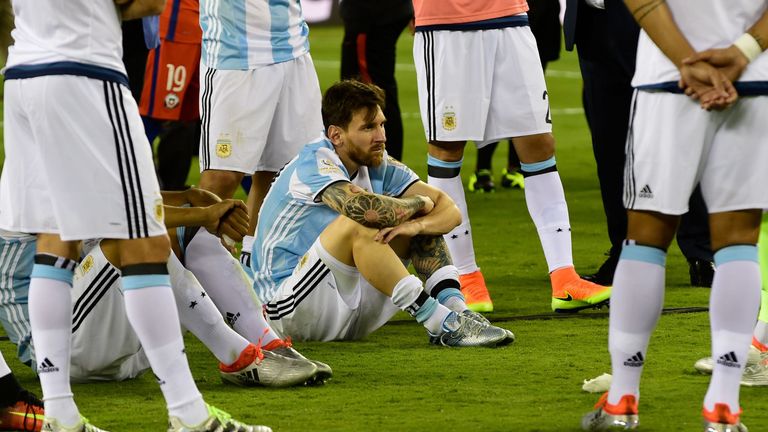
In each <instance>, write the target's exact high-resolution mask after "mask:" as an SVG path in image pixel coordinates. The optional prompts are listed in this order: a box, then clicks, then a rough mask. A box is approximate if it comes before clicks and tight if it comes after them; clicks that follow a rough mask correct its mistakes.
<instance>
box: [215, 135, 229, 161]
mask: <svg viewBox="0 0 768 432" xmlns="http://www.w3.org/2000/svg"><path fill="white" fill-rule="evenodd" d="M231 155H232V140H230V139H229V137H228V136H221V137H219V139H218V140H217V141H216V156H218V157H220V158H222V159H224V158H228V157H230V156H231Z"/></svg>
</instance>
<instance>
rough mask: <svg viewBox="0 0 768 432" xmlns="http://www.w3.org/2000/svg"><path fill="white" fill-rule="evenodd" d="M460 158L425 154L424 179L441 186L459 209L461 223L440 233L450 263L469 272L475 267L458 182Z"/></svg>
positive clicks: (464, 208)
mask: <svg viewBox="0 0 768 432" xmlns="http://www.w3.org/2000/svg"><path fill="white" fill-rule="evenodd" d="M461 163H462V161H461V160H459V161H455V162H446V161H442V160H440V159H437V158H436V157H433V156H428V157H427V174H428V176H427V182H428V183H429V184H430V185H432V186H434V187H436V188H438V189H440V190H442V191H443V192H445V193H446V194H448V196H449V197H451V199H452V200H453V201H454V202H455V203H456V206H457V207H458V208H459V210H460V211H461V224H460V225H459V226H457V227H456V228H454V229H453V230H451V232H449V233H448V234H446V235H444V236H443V237H444V238H445V242H446V243H447V244H448V250H449V251H450V252H451V258H452V259H453V265H455V266H456V267H457V268H458V269H459V273H461V274H469V273H473V272H475V271H477V270H478V267H477V262H476V261H475V247H474V245H473V243H472V226H471V225H470V223H469V212H468V211H467V200H466V197H465V196H464V185H463V184H462V183H461V176H460V175H459V174H460V173H461Z"/></svg>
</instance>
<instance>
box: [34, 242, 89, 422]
mask: <svg viewBox="0 0 768 432" xmlns="http://www.w3.org/2000/svg"><path fill="white" fill-rule="evenodd" d="M78 246H79V242H64V241H61V239H60V238H59V236H58V235H53V234H39V235H38V240H37V254H36V255H35V264H34V267H33V268H32V275H31V279H30V282H29V318H30V323H31V326H32V334H33V335H34V341H35V342H34V343H35V352H36V355H37V358H36V360H37V373H38V376H39V377H40V386H41V387H42V390H43V400H44V403H45V412H46V415H47V418H48V419H50V420H51V421H54V422H58V423H59V424H61V425H66V426H75V425H77V424H78V423H80V412H79V411H78V409H77V406H76V405H75V400H74V397H73V394H72V389H71V386H70V384H69V359H70V349H71V348H70V334H71V326H72V298H71V290H72V278H73V277H74V269H75V265H76V263H77V261H76V260H77V258H78Z"/></svg>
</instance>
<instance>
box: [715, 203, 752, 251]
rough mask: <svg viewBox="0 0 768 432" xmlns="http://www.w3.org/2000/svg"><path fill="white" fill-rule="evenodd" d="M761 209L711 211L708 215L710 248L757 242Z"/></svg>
mask: <svg viewBox="0 0 768 432" xmlns="http://www.w3.org/2000/svg"><path fill="white" fill-rule="evenodd" d="M761 220H762V211H761V210H757V209H752V210H741V211H730V212H722V213H713V214H711V215H710V216H709V224H710V235H711V238H712V250H713V251H717V250H719V249H722V248H724V247H726V246H733V245H748V244H757V240H758V237H759V236H760V223H761Z"/></svg>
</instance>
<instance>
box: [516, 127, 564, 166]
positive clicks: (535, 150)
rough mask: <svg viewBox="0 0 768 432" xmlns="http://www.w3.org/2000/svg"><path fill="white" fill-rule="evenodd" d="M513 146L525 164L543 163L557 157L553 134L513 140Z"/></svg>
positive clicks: (528, 136)
mask: <svg viewBox="0 0 768 432" xmlns="http://www.w3.org/2000/svg"><path fill="white" fill-rule="evenodd" d="M512 144H513V145H514V146H515V151H516V152H517V155H518V157H519V158H520V162H523V163H536V162H542V161H545V160H547V159H549V158H551V157H552V156H554V155H555V138H554V137H553V136H552V134H551V133H543V134H536V135H527V136H522V137H517V138H513V139H512Z"/></svg>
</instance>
